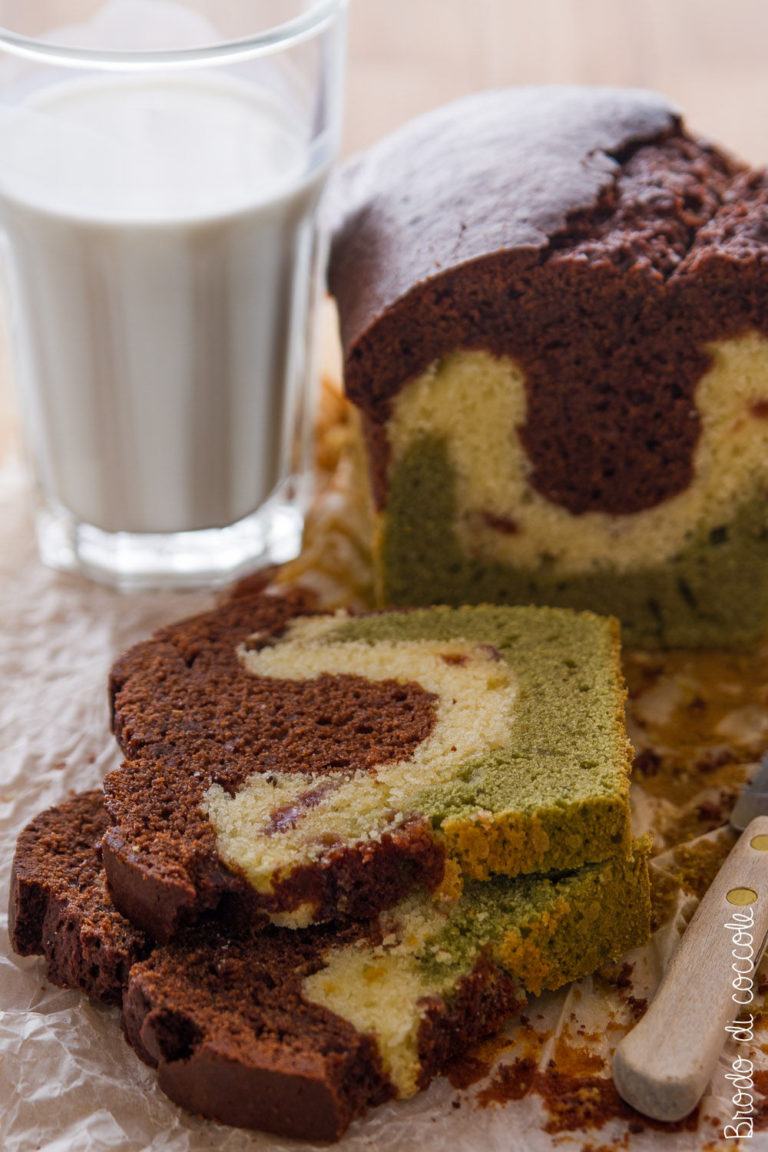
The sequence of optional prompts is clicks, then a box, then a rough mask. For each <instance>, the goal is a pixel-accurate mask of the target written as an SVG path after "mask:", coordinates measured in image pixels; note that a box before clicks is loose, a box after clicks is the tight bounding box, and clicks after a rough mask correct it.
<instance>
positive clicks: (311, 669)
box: [103, 594, 629, 940]
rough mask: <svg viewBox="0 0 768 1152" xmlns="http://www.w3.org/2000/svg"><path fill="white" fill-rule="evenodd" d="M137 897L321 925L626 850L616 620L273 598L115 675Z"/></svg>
mask: <svg viewBox="0 0 768 1152" xmlns="http://www.w3.org/2000/svg"><path fill="white" fill-rule="evenodd" d="M112 695H113V712H114V729H115V733H116V735H117V738H118V741H119V742H120V744H121V746H122V748H123V750H124V752H125V755H126V757H127V760H126V762H125V763H124V764H123V766H122V767H121V768H119V769H117V770H115V771H113V772H111V773H110V774H109V775H108V776H107V778H106V780H105V792H106V804H107V810H108V812H109V816H110V827H109V828H108V830H107V832H106V835H105V837H104V841H103V853H104V862H105V866H106V870H107V875H108V878H109V882H110V886H111V891H112V894H113V898H114V900H115V903H116V905H117V907H118V908H119V909H120V910H121V911H122V912H123V913H124V914H125V915H126V916H128V917H129V918H130V919H131V920H132V921H134V922H135V923H137V924H140V925H141V926H142V927H144V928H145V929H146V930H147V931H148V932H150V933H152V934H153V935H154V936H155V937H157V938H159V939H162V940H167V939H169V938H171V937H172V936H173V935H174V933H176V932H177V931H178V930H179V928H181V927H182V926H183V925H184V924H185V923H189V922H190V921H192V920H195V919H197V918H198V917H199V916H201V915H202V914H203V913H205V912H208V911H213V910H218V912H219V914H220V915H221V916H222V917H224V918H227V919H229V920H230V921H238V920H240V921H246V922H249V923H258V922H260V921H265V920H266V919H267V918H268V919H269V920H271V921H272V922H273V923H276V924H280V925H285V926H289V925H290V926H292V927H297V928H300V927H304V926H306V925H307V924H310V923H313V922H317V921H326V920H332V919H338V918H343V917H352V918H354V917H364V916H370V915H372V914H374V913H375V912H377V911H379V910H380V909H382V908H386V907H389V906H391V905H393V904H394V903H395V902H396V901H397V900H399V899H401V898H402V897H403V896H405V895H406V894H407V893H408V892H410V891H412V890H414V889H415V888H418V887H425V888H427V889H431V890H434V889H435V888H437V887H438V885H441V884H442V886H443V890H444V892H445V893H446V895H450V894H454V895H455V894H457V893H458V891H459V890H460V887H461V884H462V882H463V880H464V879H465V878H469V879H486V878H487V877H488V876H490V875H492V874H494V873H502V874H505V875H508V876H513V875H518V874H524V873H530V872H546V871H550V870H553V869H560V870H562V869H572V868H576V867H579V866H580V865H582V864H585V863H588V862H597V861H601V860H606V859H608V858H611V857H626V854H627V852H628V848H629V748H628V744H627V740H626V736H625V731H624V717H623V701H624V686H623V680H622V676H621V669H620V664H619V653H618V638H617V632H616V627H615V622H613V621H608V620H605V619H603V618H600V617H598V616H595V615H593V614H591V613H574V612H567V611H563V610H560V609H547V608H519V607H518V608H488V607H477V608H469V609H449V608H432V609H422V610H418V611H409V612H388V613H383V614H381V615H376V614H373V615H368V616H361V617H349V616H347V615H346V614H344V613H341V614H338V615H322V614H318V613H315V614H307V613H306V611H304V610H303V602H302V601H301V599H300V598H296V597H295V596H293V597H290V596H289V597H288V598H286V597H283V596H269V595H258V594H257V595H255V596H253V597H250V598H248V597H244V598H240V599H239V600H236V601H234V602H233V603H231V604H229V605H225V606H224V607H222V608H219V609H217V610H216V611H214V612H211V613H208V614H206V615H203V616H198V617H195V618H193V619H190V620H185V621H181V622H179V623H178V624H176V625H174V626H172V627H168V628H164V629H162V630H161V631H160V632H158V633H157V634H156V635H155V637H154V638H152V639H151V640H148V641H146V642H145V643H142V644H139V645H138V646H137V647H136V648H134V649H132V650H131V651H130V652H129V653H127V654H126V656H124V657H123V658H122V659H121V660H119V661H118V663H117V664H116V666H115V668H114V670H113V673H112Z"/></svg>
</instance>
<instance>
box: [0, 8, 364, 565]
mask: <svg viewBox="0 0 768 1152" xmlns="http://www.w3.org/2000/svg"><path fill="white" fill-rule="evenodd" d="M345 24H346V0H308V2H302V0H107V2H106V3H104V2H102V0H35V2H34V4H31V3H29V0H15V2H14V0H0V25H1V27H0V156H2V164H0V246H1V247H2V261H1V263H2V270H3V273H4V279H5V287H6V289H7V290H6V293H5V296H6V299H7V301H8V306H9V314H8V329H9V333H10V341H11V350H12V354H13V363H14V374H15V376H16V377H17V381H18V386H19V397H20V406H21V415H22V423H23V427H24V430H25V436H26V440H27V445H28V450H29V455H30V459H31V463H32V469H33V472H34V475H35V478H36V489H37V512H36V530H37V538H38V543H39V548H40V553H41V556H42V558H43V560H44V561H45V562H46V563H48V564H50V565H52V566H53V567H55V568H60V569H68V570H80V571H83V572H85V573H86V574H88V575H90V576H92V577H94V578H96V579H99V580H102V581H105V582H108V583H112V584H115V585H118V586H120V587H124V588H130V587H148V586H160V585H168V584H172V585H184V584H195V585H205V584H213V583H221V582H223V581H225V580H229V579H231V578H233V577H235V576H237V575H238V574H240V573H242V572H244V571H246V570H248V569H250V568H253V567H256V566H257V565H258V564H260V563H262V562H265V561H281V560H284V559H287V558H289V557H290V556H292V555H294V554H295V553H296V551H297V550H298V547H299V543H300V535H301V529H302V523H303V516H304V512H305V509H306V504H307V500H308V498H309V493H310V490H311V479H310V476H311V431H312V424H313V415H312V397H313V392H314V389H313V384H314V375H315V370H316V365H315V363H314V353H313V349H314V345H315V341H314V330H315V305H316V303H317V300H318V295H319V293H320V291H321V268H322V263H323V255H324V253H323V241H322V237H321V235H320V231H319V228H318V225H317V211H316V209H317V204H318V200H319V197H320V193H321V190H322V188H323V184H324V181H325V178H326V175H327V173H328V170H329V167H330V165H331V162H332V160H333V158H334V156H335V155H336V152H337V149H338V144H339V135H340V124H341V113H342V102H343V76H344V56H345Z"/></svg>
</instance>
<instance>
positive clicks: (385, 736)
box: [103, 591, 444, 940]
mask: <svg viewBox="0 0 768 1152" xmlns="http://www.w3.org/2000/svg"><path fill="white" fill-rule="evenodd" d="M308 608H309V602H308V599H307V596H306V595H305V594H303V593H301V592H296V591H294V592H290V593H286V594H284V595H279V596H278V595H264V594H260V593H258V592H257V593H255V594H251V595H248V594H244V595H241V596H240V597H239V598H238V599H236V600H234V601H233V602H232V603H230V604H226V605H224V606H223V607H221V608H219V609H217V610H216V611H214V612H211V613H208V614H205V615H202V616H198V617H195V618H194V619H191V620H185V621H182V622H181V623H179V624H177V625H174V626H171V627H168V628H164V629H162V630H161V631H159V632H157V633H156V634H155V636H154V637H153V638H152V639H151V640H148V641H146V642H145V643H142V644H139V645H137V646H136V647H135V648H133V649H131V650H130V651H129V652H128V653H127V654H126V655H125V656H124V657H123V658H122V659H121V660H119V661H118V662H117V664H116V665H115V666H114V668H113V671H112V675H111V682H110V693H111V698H112V711H113V727H114V731H115V735H116V736H117V739H118V741H119V743H120V745H121V747H122V749H123V751H124V753H125V755H126V757H127V762H126V763H125V764H124V765H123V766H122V768H120V769H119V770H117V771H114V772H111V773H110V774H109V775H108V776H107V778H106V780H105V784H104V788H105V793H106V804H107V810H108V812H109V816H110V821H111V827H110V828H109V830H108V831H107V833H106V836H105V838H104V841H103V854H104V863H105V867H106V870H107V876H108V878H109V884H110V890H111V892H112V895H113V899H114V901H115V904H116V905H117V907H118V908H120V909H121V911H123V912H124V913H125V915H126V916H129V917H130V919H131V920H132V921H134V922H135V923H137V924H140V925H141V926H142V927H144V928H145V929H146V930H147V931H148V932H150V933H151V934H152V935H153V936H155V937H156V938H157V939H159V940H168V939H170V938H171V936H172V935H173V934H174V933H175V932H176V931H178V929H179V928H180V927H182V926H183V925H184V924H185V923H187V922H189V921H191V920H194V919H196V918H197V917H198V916H199V915H200V914H201V913H203V912H207V911H212V910H214V909H218V910H219V913H220V914H221V915H222V916H223V917H224V918H226V919H227V920H228V921H230V922H232V923H240V922H250V923H257V922H258V921H259V920H260V919H261V920H262V921H263V920H264V911H265V910H266V911H269V912H278V913H279V912H282V911H285V910H290V909H293V908H297V907H299V906H301V905H302V904H304V903H307V902H308V903H311V904H312V905H313V906H314V907H315V908H316V909H317V913H316V919H319V920H321V919H324V918H329V917H331V916H333V915H335V916H338V915H339V912H341V913H342V914H343V915H346V916H349V917H366V916H370V915H371V914H373V913H374V912H375V911H377V910H378V909H380V908H384V907H388V906H390V905H391V904H394V903H395V902H396V901H397V900H398V899H399V898H400V897H401V896H402V895H404V894H405V893H406V892H407V891H410V890H411V889H412V888H413V887H415V886H417V885H419V884H424V885H426V886H428V887H434V886H435V885H436V884H438V883H439V881H440V879H441V878H442V873H443V866H444V858H443V849H442V848H441V847H440V846H438V845H436V844H435V843H434V839H433V837H432V835H431V832H430V829H429V828H428V826H427V824H426V822H425V821H424V820H423V819H419V818H411V819H408V818H406V819H405V821H404V822H403V823H402V824H401V825H400V826H398V827H397V828H395V829H394V830H392V831H391V832H388V833H385V834H384V835H382V837H381V838H380V839H378V840H371V841H369V842H367V843H365V844H360V845H358V846H352V847H344V846H337V847H335V846H329V848H328V849H327V850H326V851H325V852H324V854H323V855H322V856H321V858H320V859H319V861H317V862H315V863H313V864H312V865H311V866H309V865H308V866H303V867H301V868H297V869H295V870H294V871H293V872H292V873H291V874H290V875H289V876H288V877H286V878H285V879H284V880H283V881H282V882H278V883H277V884H276V885H275V888H274V891H273V892H271V893H257V892H256V891H255V890H254V889H253V888H252V887H251V886H250V885H249V884H248V883H247V881H246V880H245V879H244V878H243V877H242V876H240V875H239V874H238V873H236V872H234V871H233V870H232V869H230V868H228V867H227V866H226V865H224V864H223V863H222V862H221V860H220V859H219V856H218V853H217V851H216V843H215V836H214V832H213V828H212V826H211V824H210V823H209V821H208V819H207V817H206V816H205V815H204V813H203V812H202V810H201V802H202V798H203V795H204V793H205V791H206V790H207V789H208V788H209V787H210V786H211V785H212V784H213V783H218V784H220V785H221V786H222V787H223V788H224V789H225V790H227V791H228V792H230V793H233V792H234V791H235V790H236V789H237V788H238V787H239V786H240V785H241V784H242V783H243V781H244V780H245V779H246V778H247V777H248V776H250V775H251V774H252V773H254V772H265V773H269V772H271V771H278V770H279V771H281V772H286V771H288V772H290V771H296V770H302V769H306V765H307V764H308V763H309V764H311V765H312V770H313V772H314V773H317V774H322V773H323V771H327V770H330V769H333V770H334V771H338V770H339V769H340V768H342V769H348V770H349V771H350V772H351V771H353V770H354V769H359V768H370V767H373V766H374V765H376V764H381V763H383V762H386V761H389V760H393V759H398V758H400V757H403V756H406V755H408V753H410V752H411V751H412V749H414V748H415V747H416V746H417V745H418V744H419V743H420V742H421V740H423V739H424V738H425V737H426V736H427V735H428V734H429V732H430V730H431V727H432V725H433V723H434V716H435V713H434V708H433V697H432V696H431V695H430V693H428V692H426V691H424V690H423V689H422V688H420V687H419V686H418V685H416V684H406V685H401V684H399V683H397V682H396V681H394V680H392V681H377V682H372V681H368V680H365V679H362V678H358V677H354V676H329V675H325V676H321V677H319V678H318V679H317V680H306V681H289V680H275V679H269V680H267V679H263V678H260V677H258V676H254V675H251V674H250V673H248V672H246V671H245V669H244V668H243V666H242V664H241V662H240V660H239V659H238V656H237V647H238V645H240V644H241V643H245V642H248V643H249V644H252V645H253V644H256V645H259V644H266V643H269V641H270V639H271V638H273V637H275V636H277V635H279V634H280V632H281V631H282V630H283V629H284V627H285V625H286V623H287V622H288V621H289V620H290V619H291V618H292V617H293V616H296V615H298V614H300V613H306V612H307V610H308ZM254 634H257V635H258V637H259V639H257V640H249V637H252V636H253V635H254ZM374 725H375V731H376V733H377V738H376V741H375V742H373V741H372V740H371V731H372V730H373V729H374ZM308 802H311V800H308ZM278 818H279V819H283V820H285V821H290V819H291V813H290V812H289V811H286V812H282V813H279V814H278Z"/></svg>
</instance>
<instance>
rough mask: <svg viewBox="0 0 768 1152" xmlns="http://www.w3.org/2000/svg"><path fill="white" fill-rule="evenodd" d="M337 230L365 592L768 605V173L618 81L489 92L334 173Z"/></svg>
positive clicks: (746, 633) (744, 624)
mask: <svg viewBox="0 0 768 1152" xmlns="http://www.w3.org/2000/svg"><path fill="white" fill-rule="evenodd" d="M343 193H344V196H343V199H344V202H345V205H346V210H345V213H344V215H343V219H342V220H341V221H340V223H339V225H338V227H337V229H336V232H335V237H334V242H333V248H332V256H331V261H330V286H331V290H332V292H333V294H334V295H335V297H336V300H337V303H338V308H339V313H340V319H341V331H342V338H343V345H344V353H345V380H346V389H347V392H348V395H349V396H350V398H351V399H352V401H353V402H354V404H355V405H356V406H357V407H358V409H359V411H360V413H361V415H362V424H363V431H364V436H365V441H366V444H367V450H368V463H369V473H370V480H371V489H372V494H373V502H374V505H375V518H376V530H375V536H376V558H377V568H378V580H379V591H380V596H381V600H382V602H383V603H388V604H403V605H405V604H430V603H448V604H462V603H479V602H488V601H491V602H502V603H518V602H522V603H530V602H537V603H546V604H559V605H564V606H569V607H579V608H591V609H594V610H596V611H600V612H607V613H612V614H613V615H615V616H617V617H619V618H620V619H621V621H622V625H623V635H624V638H625V641H627V642H629V643H632V644H643V645H656V644H660V645H720V644H727V643H734V642H749V641H751V640H754V639H755V638H756V637H758V636H759V635H761V633H762V632H763V630H764V628H765V625H766V621H768V530H767V522H766V491H767V490H768V176H766V174H765V173H764V172H762V171H760V172H756V171H750V170H748V169H746V168H744V167H743V166H742V165H740V164H738V163H737V162H735V161H734V160H733V159H731V158H730V157H729V156H727V155H726V154H724V153H723V152H722V151H720V150H719V149H717V148H715V147H712V146H711V145H709V144H706V143H703V142H701V141H699V140H697V139H695V138H693V137H692V136H690V135H689V134H688V133H687V132H686V130H685V129H684V127H683V125H682V123H681V120H680V117H679V115H678V113H677V111H676V110H675V109H674V108H673V107H671V106H670V105H669V104H668V103H667V102H666V101H665V100H663V99H662V98H661V97H660V96H657V95H654V94H651V93H648V92H643V91H635V90H630V89H610V88H588V87H583V88H582V87H558V86H553V87H542V88H519V89H512V90H509V91H499V92H483V93H479V94H477V95H475V96H472V97H470V98H468V99H466V100H463V101H461V102H459V103H456V104H452V105H449V106H447V107H445V108H442V109H438V110H437V111H435V112H433V113H430V114H428V115H427V116H425V117H423V118H421V119H419V120H416V121H414V122H413V123H411V124H409V125H406V126H405V127H404V128H402V129H401V130H399V131H398V132H396V133H395V134H394V135H392V136H391V137H389V138H388V139H385V140H383V141H382V142H381V143H379V144H378V145H376V146H375V147H374V148H372V149H371V150H370V152H369V153H367V154H365V155H363V156H362V157H360V159H359V160H358V161H357V162H356V163H354V164H353V165H352V166H351V168H350V169H349V170H348V171H347V173H346V175H345V179H344V181H343Z"/></svg>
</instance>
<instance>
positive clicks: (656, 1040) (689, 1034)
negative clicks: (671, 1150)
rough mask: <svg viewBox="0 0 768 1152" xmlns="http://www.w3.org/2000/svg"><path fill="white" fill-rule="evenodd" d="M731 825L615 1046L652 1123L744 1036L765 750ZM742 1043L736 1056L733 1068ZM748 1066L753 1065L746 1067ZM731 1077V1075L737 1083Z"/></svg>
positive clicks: (756, 922)
mask: <svg viewBox="0 0 768 1152" xmlns="http://www.w3.org/2000/svg"><path fill="white" fill-rule="evenodd" d="M730 823H731V825H732V827H733V828H734V829H736V831H737V832H741V836H740V837H739V839H738V841H737V842H736V844H735V846H734V847H733V848H732V849H731V852H730V853H729V855H728V857H727V858H726V860H725V863H724V864H723V866H722V867H721V869H720V871H719V872H718V873H717V876H716V877H715V879H714V881H713V882H712V884H711V885H710V887H709V889H708V890H707V893H706V895H705V896H704V899H703V900H702V901H701V903H700V904H699V906H698V908H697V909H696V912H695V914H694V916H693V918H692V919H691V922H690V924H689V925H688V928H687V929H686V931H685V933H684V935H683V937H682V939H681V940H680V943H679V944H678V946H677V948H676V949H675V952H674V954H673V956H672V959H671V961H670V963H669V966H668V967H667V970H666V972H665V974H664V976H663V978H662V981H661V984H660V985H659V988H658V990H657V992H656V995H655V996H654V998H653V1000H652V1002H651V1005H650V1007H649V1008H648V1011H647V1012H646V1013H645V1015H644V1016H643V1017H642V1019H641V1020H640V1021H639V1023H638V1024H636V1025H635V1027H634V1028H633V1029H632V1031H631V1032H629V1033H628V1034H627V1035H626V1036H625V1037H624V1039H623V1040H622V1041H621V1043H620V1044H619V1045H618V1047H617V1048H616V1051H615V1053H614V1057H613V1081H614V1084H615V1085H616V1090H617V1091H618V1093H619V1095H620V1096H621V1097H622V1098H623V1099H624V1100H626V1102H627V1103H628V1104H631V1105H632V1107H633V1108H636V1109H637V1111H638V1112H642V1113H643V1114H644V1115H646V1116H650V1117H652V1118H653V1119H655V1120H670V1121H671V1120H682V1118H683V1117H684V1116H687V1115H688V1113H689V1112H692V1111H693V1109H694V1108H695V1107H696V1105H697V1104H698V1102H699V1100H700V1099H701V1097H702V1096H703V1094H704V1090H705V1089H706V1087H707V1084H708V1083H709V1081H710V1079H711V1077H712V1073H713V1071H714V1068H715V1065H716V1063H717V1058H718V1056H719V1055H720V1053H721V1051H722V1049H723V1046H724V1044H725V1041H726V1039H727V1038H728V1037H729V1036H731V1037H733V1039H734V1041H735V1048H742V1044H741V1043H739V1042H740V1041H748V1040H749V1039H751V1032H752V1029H751V1027H750V1024H751V1017H752V1016H753V1014H757V1012H758V1011H759V1008H756V1007H755V1004H756V1001H757V996H756V989H755V988H754V986H753V981H754V975H755V972H756V970H757V966H758V964H759V963H760V957H761V955H762V952H763V949H764V948H765V944H766V936H767V935H768V753H766V755H765V756H764V757H763V760H762V762H761V764H760V767H759V768H758V770H757V772H756V774H755V776H754V777H753V778H752V780H751V781H750V783H749V784H748V785H747V787H746V788H745V789H744V791H743V792H742V793H741V795H740V796H739V799H738V800H737V802H736V805H735V807H734V809H733V812H732V813H731V818H730ZM748 1052H749V1050H748V1048H747V1047H744V1048H743V1055H742V1054H741V1053H735V1054H734V1069H735V1073H737V1074H738V1073H742V1072H743V1071H744V1069H745V1068H746V1067H747V1064H748V1061H746V1063H745V1062H744V1059H745V1057H746V1056H747V1055H748ZM750 1067H751V1065H750ZM734 1082H735V1081H734Z"/></svg>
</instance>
